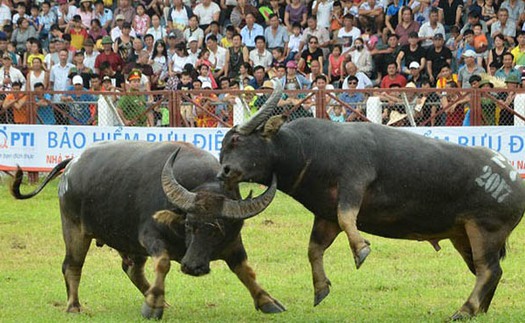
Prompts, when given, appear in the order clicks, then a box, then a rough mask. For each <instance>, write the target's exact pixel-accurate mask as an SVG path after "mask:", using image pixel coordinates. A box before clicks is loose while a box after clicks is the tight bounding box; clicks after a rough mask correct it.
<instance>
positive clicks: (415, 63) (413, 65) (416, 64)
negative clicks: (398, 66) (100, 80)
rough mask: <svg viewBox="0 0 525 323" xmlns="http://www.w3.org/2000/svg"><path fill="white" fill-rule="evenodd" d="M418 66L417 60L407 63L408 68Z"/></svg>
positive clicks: (416, 67)
mask: <svg viewBox="0 0 525 323" xmlns="http://www.w3.org/2000/svg"><path fill="white" fill-rule="evenodd" d="M419 67H420V65H419V63H418V62H412V63H410V65H408V68H415V69H418V68H419Z"/></svg>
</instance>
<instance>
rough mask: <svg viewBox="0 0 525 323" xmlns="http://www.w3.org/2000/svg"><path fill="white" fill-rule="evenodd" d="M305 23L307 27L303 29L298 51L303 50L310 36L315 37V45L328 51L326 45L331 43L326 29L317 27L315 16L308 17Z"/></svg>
mask: <svg viewBox="0 0 525 323" xmlns="http://www.w3.org/2000/svg"><path fill="white" fill-rule="evenodd" d="M307 24H308V28H306V29H305V30H304V31H303V39H301V44H300V45H299V52H300V53H302V52H303V50H304V46H305V45H307V44H308V43H309V42H310V38H312V37H314V36H315V37H316V39H317V47H318V48H326V49H327V52H328V46H329V45H330V43H331V40H330V34H329V33H328V30H326V29H325V28H319V27H317V18H316V17H315V16H310V17H308V20H307ZM343 51H344V49H343ZM326 56H328V55H326Z"/></svg>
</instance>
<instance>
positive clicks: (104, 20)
mask: <svg viewBox="0 0 525 323" xmlns="http://www.w3.org/2000/svg"><path fill="white" fill-rule="evenodd" d="M95 19H98V21H99V22H100V24H101V25H102V28H103V29H105V30H106V31H108V30H109V29H110V27H111V23H112V22H113V12H112V11H111V9H108V8H105V7H104V0H96V1H95Z"/></svg>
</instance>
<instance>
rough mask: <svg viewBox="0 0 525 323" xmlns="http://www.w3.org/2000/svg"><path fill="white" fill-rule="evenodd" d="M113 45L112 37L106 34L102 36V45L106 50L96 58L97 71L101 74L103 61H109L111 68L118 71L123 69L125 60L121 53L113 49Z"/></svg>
mask: <svg viewBox="0 0 525 323" xmlns="http://www.w3.org/2000/svg"><path fill="white" fill-rule="evenodd" d="M111 45H113V41H112V40H111V37H109V36H105V37H104V38H102V46H104V51H103V52H102V53H100V54H99V55H98V56H97V58H96V59H95V73H97V74H100V70H99V68H100V64H101V63H102V62H109V64H110V65H111V68H112V69H113V70H114V71H116V72H118V71H121V70H122V68H123V66H124V61H123V60H122V58H121V57H120V55H119V54H117V53H115V52H114V51H113V49H112V48H111Z"/></svg>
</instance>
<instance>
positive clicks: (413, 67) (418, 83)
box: [407, 61, 427, 88]
mask: <svg viewBox="0 0 525 323" xmlns="http://www.w3.org/2000/svg"><path fill="white" fill-rule="evenodd" d="M408 68H409V73H410V74H409V75H408V79H407V81H408V82H412V84H414V85H415V87H416V88H421V87H422V85H423V82H424V81H425V80H427V77H426V76H424V75H422V74H421V68H420V66H419V63H418V62H416V61H413V62H412V63H410V65H409V66H408Z"/></svg>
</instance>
